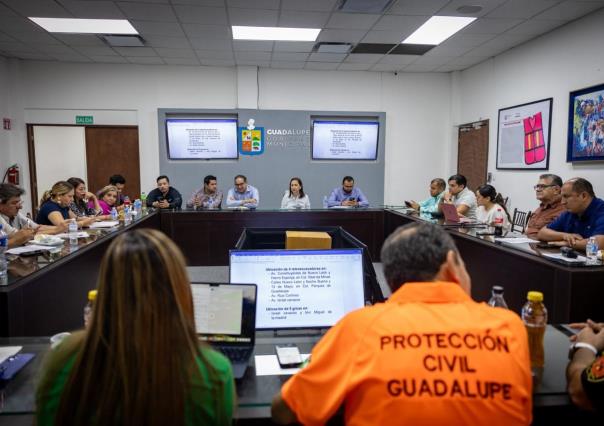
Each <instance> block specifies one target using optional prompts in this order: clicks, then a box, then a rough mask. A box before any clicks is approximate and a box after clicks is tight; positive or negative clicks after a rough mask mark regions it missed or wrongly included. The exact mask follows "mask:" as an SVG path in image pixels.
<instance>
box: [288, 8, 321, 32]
mask: <svg viewBox="0 0 604 426" xmlns="http://www.w3.org/2000/svg"><path fill="white" fill-rule="evenodd" d="M328 19H329V13H323V12H302V11H289V10H284V11H282V12H281V16H280V17H279V26H280V27H294V28H323V27H324V26H325V23H326V22H327V20H328Z"/></svg>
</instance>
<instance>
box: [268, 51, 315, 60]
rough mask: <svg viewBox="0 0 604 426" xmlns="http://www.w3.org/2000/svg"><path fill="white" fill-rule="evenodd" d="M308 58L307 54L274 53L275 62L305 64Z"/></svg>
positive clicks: (272, 58)
mask: <svg viewBox="0 0 604 426" xmlns="http://www.w3.org/2000/svg"><path fill="white" fill-rule="evenodd" d="M307 58H308V53H306V52H273V56H272V57H271V60H272V61H273V62H290V61H291V62H303V61H306V59H307Z"/></svg>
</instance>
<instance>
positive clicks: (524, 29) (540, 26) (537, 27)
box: [506, 19, 566, 36]
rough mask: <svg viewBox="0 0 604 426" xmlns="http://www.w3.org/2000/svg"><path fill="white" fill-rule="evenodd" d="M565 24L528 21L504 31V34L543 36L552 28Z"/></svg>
mask: <svg viewBox="0 0 604 426" xmlns="http://www.w3.org/2000/svg"><path fill="white" fill-rule="evenodd" d="M565 23H566V22H565V21H549V20H548V21H541V20H537V19H530V20H528V21H525V22H523V23H522V24H520V25H517V26H515V27H514V28H512V29H511V30H508V31H506V34H512V35H531V36H536V35H540V34H545V33H547V32H549V31H551V30H553V29H554V28H557V27H559V26H561V25H564V24H565Z"/></svg>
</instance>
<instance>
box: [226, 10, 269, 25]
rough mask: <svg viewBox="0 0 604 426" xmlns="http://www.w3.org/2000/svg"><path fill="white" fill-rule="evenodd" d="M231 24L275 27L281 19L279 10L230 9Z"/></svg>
mask: <svg viewBox="0 0 604 426" xmlns="http://www.w3.org/2000/svg"><path fill="white" fill-rule="evenodd" d="M229 18H230V23H231V25H243V26H253V27H254V26H255V27H275V26H277V21H278V20H279V11H278V10H259V9H229Z"/></svg>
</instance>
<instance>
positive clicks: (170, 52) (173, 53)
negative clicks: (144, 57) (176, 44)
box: [153, 47, 197, 59]
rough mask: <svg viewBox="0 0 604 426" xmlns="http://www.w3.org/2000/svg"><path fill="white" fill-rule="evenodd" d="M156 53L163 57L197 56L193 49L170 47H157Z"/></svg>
mask: <svg viewBox="0 0 604 426" xmlns="http://www.w3.org/2000/svg"><path fill="white" fill-rule="evenodd" d="M153 50H155V53H157V54H158V55H159V56H161V57H162V58H164V59H165V58H197V56H196V55H195V52H194V51H193V49H169V48H165V47H156V48H154V49H153Z"/></svg>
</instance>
